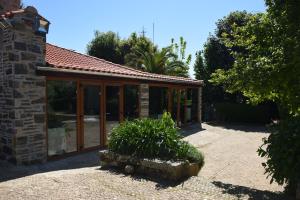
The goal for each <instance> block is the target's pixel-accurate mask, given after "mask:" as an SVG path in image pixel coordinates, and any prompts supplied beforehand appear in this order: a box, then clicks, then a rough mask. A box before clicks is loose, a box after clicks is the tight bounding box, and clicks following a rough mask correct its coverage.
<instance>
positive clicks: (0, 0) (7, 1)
mask: <svg viewBox="0 0 300 200" xmlns="http://www.w3.org/2000/svg"><path fill="white" fill-rule="evenodd" d="M20 4H21V2H20V0H0V14H3V13H5V12H8V11H15V10H19V9H20V6H21V5H20Z"/></svg>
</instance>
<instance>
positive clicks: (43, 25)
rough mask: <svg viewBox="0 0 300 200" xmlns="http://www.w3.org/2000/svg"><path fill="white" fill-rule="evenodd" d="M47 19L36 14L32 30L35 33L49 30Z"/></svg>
mask: <svg viewBox="0 0 300 200" xmlns="http://www.w3.org/2000/svg"><path fill="white" fill-rule="evenodd" d="M49 25H50V23H49V21H47V20H46V19H44V18H42V17H41V16H36V18H35V23H34V30H35V32H36V33H37V34H42V35H46V34H47V33H48V31H49Z"/></svg>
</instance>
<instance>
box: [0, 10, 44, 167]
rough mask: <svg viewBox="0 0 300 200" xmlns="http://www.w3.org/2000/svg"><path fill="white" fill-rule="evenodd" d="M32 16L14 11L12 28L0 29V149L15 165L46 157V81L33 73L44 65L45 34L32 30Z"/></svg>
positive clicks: (2, 154)
mask: <svg viewBox="0 0 300 200" xmlns="http://www.w3.org/2000/svg"><path fill="white" fill-rule="evenodd" d="M36 16H37V13H26V12H25V13H21V14H18V15H16V16H14V18H13V19H12V20H13V23H12V24H13V26H12V27H7V28H5V29H2V30H1V29H0V32H1V34H2V37H1V41H0V43H1V45H0V47H1V52H0V55H1V60H2V62H1V65H0V76H1V80H0V91H1V92H0V113H1V114H0V143H1V146H2V147H1V148H2V150H1V151H0V152H1V158H4V159H6V160H10V161H12V162H14V163H17V164H30V163H34V162H44V161H46V159H47V149H46V147H47V144H46V119H45V116H46V103H45V97H46V94H45V91H46V90H45V87H46V84H45V77H42V76H37V75H36V67H37V66H44V65H45V48H46V37H45V36H42V35H38V34H35V32H34V31H33V29H32V27H33V26H32V24H33V23H34V19H35V17H36ZM25 22H26V23H25Z"/></svg>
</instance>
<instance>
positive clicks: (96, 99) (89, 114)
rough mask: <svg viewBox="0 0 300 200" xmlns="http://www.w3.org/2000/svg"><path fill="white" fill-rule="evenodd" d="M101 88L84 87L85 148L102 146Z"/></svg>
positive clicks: (95, 86) (94, 86)
mask: <svg viewBox="0 0 300 200" xmlns="http://www.w3.org/2000/svg"><path fill="white" fill-rule="evenodd" d="M100 92H101V91H100V87H99V86H97V85H84V87H83V129H84V139H83V140H84V148H89V147H96V146H99V145H100V94H101V93H100Z"/></svg>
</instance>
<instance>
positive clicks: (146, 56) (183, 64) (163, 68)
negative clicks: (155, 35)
mask: <svg viewBox="0 0 300 200" xmlns="http://www.w3.org/2000/svg"><path fill="white" fill-rule="evenodd" d="M185 50H186V41H185V40H184V39H183V38H182V37H181V38H180V44H179V45H178V44H177V43H174V40H172V43H171V45H170V46H168V47H166V48H162V49H159V48H158V47H157V46H156V45H154V44H153V43H152V42H151V40H150V39H149V38H147V37H144V36H138V35H137V34H136V33H132V34H131V35H130V37H129V38H127V39H120V37H119V36H118V35H117V34H116V33H114V32H111V31H109V32H106V33H101V32H99V31H96V32H95V38H94V39H93V40H92V41H91V42H90V43H89V44H88V46H87V52H88V54H89V55H92V56H95V57H98V58H102V59H105V60H108V61H111V62H114V63H117V64H123V65H127V66H129V67H132V68H135V69H139V70H143V71H147V72H152V73H158V74H168V75H173V76H183V77H188V69H189V64H190V62H191V55H188V56H187V57H185Z"/></svg>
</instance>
